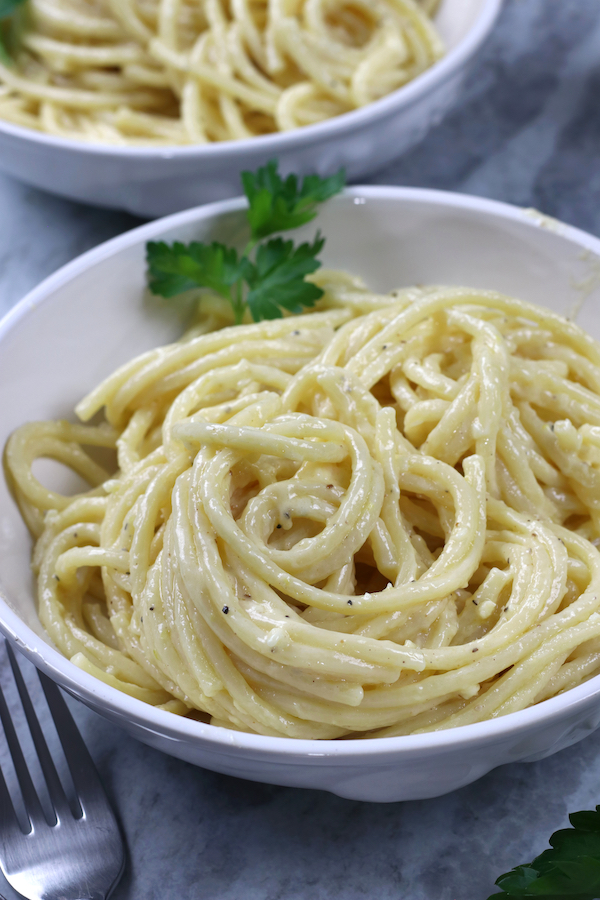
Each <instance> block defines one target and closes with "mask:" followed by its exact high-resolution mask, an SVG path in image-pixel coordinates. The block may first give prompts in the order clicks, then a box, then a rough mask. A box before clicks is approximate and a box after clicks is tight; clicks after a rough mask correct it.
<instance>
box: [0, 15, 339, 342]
mask: <svg viewBox="0 0 600 900" xmlns="http://www.w3.org/2000/svg"><path fill="white" fill-rule="evenodd" d="M1 2H2V0H0V3H1ZM344 182H345V175H344V171H343V170H340V171H339V172H338V173H337V175H332V176H331V177H330V178H320V177H319V176H318V175H308V176H307V177H306V178H304V179H303V181H302V183H301V184H300V182H299V181H298V178H297V177H296V176H295V175H288V176H287V178H285V179H283V178H282V177H281V176H280V175H279V172H278V171H277V163H276V162H275V161H274V160H272V161H271V162H269V163H267V165H266V166H264V167H263V168H260V169H258V171H257V172H255V173H254V172H243V173H242V184H243V187H244V192H245V194H246V197H247V199H248V209H247V213H246V214H247V218H248V224H249V226H250V240H249V241H248V243H247V245H246V247H245V249H244V251H243V252H242V253H241V254H239V255H238V251H237V250H236V249H235V248H234V247H226V246H225V245H224V244H220V243H217V242H213V243H212V244H203V243H201V242H199V241H192V243H190V244H182V243H178V242H176V243H174V244H166V243H165V242H164V241H158V242H152V241H151V242H149V243H148V244H147V245H146V254H147V262H148V283H149V287H150V290H151V291H152V293H154V294H159V295H160V296H161V297H167V298H169V297H174V296H176V295H177V294H181V293H184V292H185V291H189V290H192V289H193V288H199V287H203V288H209V289H211V290H213V291H215V292H216V293H217V294H220V295H221V296H222V297H225V299H227V300H228V301H229V303H230V304H231V306H232V308H233V314H234V318H235V322H236V324H239V323H240V322H241V321H242V319H243V317H244V313H245V311H246V308H248V309H249V310H250V314H251V315H252V318H253V319H254V321H255V322H259V321H261V320H262V319H277V318H280V317H281V316H282V315H283V312H284V311H287V312H292V313H299V312H302V309H303V308H304V307H310V306H314V304H315V303H316V301H317V300H318V299H319V297H321V296H322V294H323V291H322V290H321V288H319V287H317V285H315V284H311V283H310V282H309V281H306V280H305V277H306V275H310V273H311V272H314V271H315V270H316V269H318V268H319V266H320V265H321V263H320V261H319V260H318V259H317V256H318V254H319V253H320V252H321V250H322V248H323V244H324V243H325V240H324V238H322V237H321V235H320V233H319V232H317V234H316V236H315V239H314V241H313V242H312V243H304V244H300V245H298V246H296V245H295V244H294V242H293V241H292V240H288V241H286V240H284V239H283V238H281V237H274V238H271V239H270V240H265V238H268V237H269V235H273V234H277V233H278V232H281V231H289V230H291V229H293V228H299V227H300V226H301V225H305V224H306V223H307V222H310V221H311V220H312V219H314V218H315V216H316V215H317V207H318V205H319V204H320V203H323V202H324V201H325V200H328V199H329V198H330V197H333V196H334V194H337V193H339V191H341V190H342V188H343V187H344Z"/></svg>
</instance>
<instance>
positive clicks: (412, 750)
mask: <svg viewBox="0 0 600 900" xmlns="http://www.w3.org/2000/svg"><path fill="white" fill-rule="evenodd" d="M343 198H346V199H348V198H351V199H366V200H369V199H373V200H390V201H392V202H393V201H394V200H397V201H404V202H413V203H416V204H419V203H424V204H435V205H438V206H442V207H447V208H451V209H455V210H466V211H471V212H474V213H479V214H483V215H485V216H489V217H492V218H497V219H501V220H502V219H503V220H513V221H517V222H519V223H520V224H522V225H525V226H526V227H530V228H550V230H551V231H553V232H555V233H556V234H558V235H559V236H560V237H562V238H564V239H566V240H567V241H569V242H571V243H573V244H575V245H576V246H577V247H579V248H582V247H583V248H584V249H585V250H586V251H591V252H592V253H593V254H594V255H595V256H597V257H598V258H599V259H600V239H599V238H596V237H594V236H593V235H591V234H588V233H587V232H584V231H582V230H580V229H578V228H575V227H573V226H571V225H567V224H565V223H562V222H558V221H557V220H554V219H550V218H549V217H547V216H544V215H543V214H541V213H537V211H535V210H531V209H522V208H521V207H517V206H513V205H510V204H507V203H502V202H500V201H497V200H489V199H487V198H482V197H476V196H470V195H466V194H460V193H454V192H449V191H438V190H433V189H429V188H409V187H396V186H355V187H351V188H346V190H345V191H344V192H343V194H342V195H341V198H333V199H332V200H331V201H329V202H331V203H336V202H339V200H340V199H343ZM245 206H246V200H245V198H244V197H237V198H234V199H232V200H224V201H218V202H216V203H211V204H205V205H203V206H199V207H195V208H193V209H190V210H185V211H184V212H179V213H175V214H173V215H170V216H165V217H163V218H161V219H157V220H155V221H153V222H149V223H147V224H145V225H141V226H138V227H137V228H133V229H131V230H130V231H127V232H125V233H124V234H121V235H118V236H117V237H115V238H112V239H111V240H109V241H106V242H104V243H102V244H100V245H99V246H97V247H95V248H93V249H91V250H88V251H87V252H86V253H84V254H81V255H80V256H78V257H76V258H75V259H74V260H72V261H71V262H69V263H67V264H66V265H65V266H62V267H61V268H60V269H58V270H57V271H56V272H55V273H53V274H52V275H50V276H49V277H47V278H46V279H44V280H43V281H42V282H41V283H40V284H39V285H38V286H37V287H35V288H34V289H33V290H32V291H30V292H29V293H28V294H27V295H26V296H25V297H24V298H23V299H22V300H20V301H19V302H18V303H17V304H16V305H15V306H14V307H13V308H12V309H11V310H10V311H9V312H8V313H7V314H6V315H5V316H4V317H3V318H2V319H1V320H0V347H1V344H2V341H3V339H4V338H5V336H6V335H7V334H8V333H9V332H10V331H11V330H12V328H13V327H15V326H16V325H17V324H18V322H19V321H20V320H21V319H22V318H24V317H27V316H29V315H30V314H34V312H35V309H36V308H37V307H38V306H40V305H42V304H45V303H51V302H52V297H53V295H54V294H55V292H56V291H58V290H60V288H61V287H62V286H63V285H65V284H67V283H68V282H70V281H71V280H72V279H74V278H76V277H78V276H79V275H81V274H82V273H84V272H85V271H86V270H87V269H88V268H89V267H90V266H93V265H95V264H96V263H99V262H101V261H103V260H105V259H107V258H110V257H111V256H117V255H119V254H120V253H121V252H122V251H124V250H127V249H129V248H130V247H132V246H136V245H139V244H142V243H144V242H145V241H147V240H149V239H153V238H158V237H160V236H161V234H163V233H164V232H165V231H168V230H170V229H172V228H177V227H180V226H185V225H188V224H190V223H193V222H201V221H203V220H207V219H211V218H214V217H217V216H221V215H224V214H227V213H231V212H235V211H239V210H242V209H243V208H244V207H245ZM0 632H2V633H3V634H4V635H5V636H6V637H7V638H9V639H10V640H11V641H13V642H14V643H15V644H16V645H17V647H19V649H20V650H21V651H22V652H23V653H24V654H25V655H26V656H27V657H28V658H29V659H30V660H31V661H32V662H33V663H34V664H35V665H36V666H37V667H38V668H39V669H41V670H42V671H44V672H45V673H46V674H47V675H49V676H50V677H51V678H53V679H54V680H55V681H57V682H58V683H59V684H60V685H61V686H62V687H63V688H65V689H66V690H67V691H68V692H69V693H71V694H72V695H73V696H75V697H76V698H77V699H79V700H82V701H83V702H85V703H86V704H87V705H88V706H92V708H94V709H96V710H97V711H98V712H101V713H102V714H104V715H105V716H108V717H109V718H111V719H112V720H113V721H114V720H115V719H117V720H118V719H123V717H124V716H127V719H128V720H129V721H130V722H131V723H132V724H134V725H136V726H138V728H142V729H143V730H145V731H146V732H150V733H155V734H157V735H160V736H161V737H167V738H171V739H173V740H175V741H180V742H183V743H189V742H194V743H195V744H196V745H197V746H203V747H204V748H205V749H206V748H207V747H212V748H213V749H214V750H215V751H218V752H220V753H224V754H227V753H229V754H237V753H243V754H250V755H252V754H254V755H255V756H256V755H260V756H261V757H264V756H270V757H273V760H274V761H275V758H276V757H277V758H278V759H279V760H280V761H283V762H285V761H287V762H289V763H293V761H294V760H293V758H294V757H296V758H297V759H298V758H300V757H302V759H303V760H304V761H306V760H310V759H311V758H314V759H315V760H316V759H331V760H333V759H346V760H347V761H348V763H350V761H351V760H353V759H356V758H358V757H368V758H370V759H371V758H377V757H380V758H381V759H380V762H381V763H382V764H383V763H384V762H385V758H386V757H389V756H396V755H397V754H402V755H403V756H404V757H406V758H408V757H412V756H416V755H422V754H423V753H428V754H434V755H435V754H437V753H439V752H440V751H441V750H444V749H459V748H460V747H462V746H465V745H467V744H469V745H485V744H488V743H493V742H495V741H496V740H497V738H498V737H500V736H501V737H508V736H510V735H512V736H514V735H517V734H519V733H524V732H527V731H529V730H532V729H534V728H537V727H539V726H541V725H545V724H549V723H551V722H552V720H553V719H556V718H559V717H560V716H561V714H562V713H563V712H564V711H565V710H566V709H567V708H569V709H571V710H573V709H575V708H576V707H584V708H585V707H587V706H588V705H590V704H591V703H593V702H594V701H595V700H596V698H597V697H598V696H600V675H596V676H594V677H593V678H590V679H589V680H588V681H585V682H583V684H580V685H578V686H577V687H575V688H571V689H570V690H568V691H566V692H565V693H563V694H559V695H558V696H556V697H552V698H550V699H548V700H544V701H542V702H541V703H538V704H537V705H535V706H532V707H528V708H526V709H524V710H519V711H517V712H513V713H508V714H506V715H504V716H500V717H498V718H496V719H489V720H486V721H483V722H476V723H473V724H471V725H460V726H456V727H454V728H448V729H445V730H443V731H437V732H429V733H426V734H418V735H402V736H397V737H382V738H376V739H368V738H344V739H343V740H317V739H303V738H290V737H274V736H268V735H259V734H251V733H248V732H239V731H233V730H229V729H226V728H222V727H220V726H215V725H209V724H205V723H203V722H198V721H196V720H193V719H188V718H184V717H181V716H176V715H174V714H173V713H170V712H167V711H165V710H161V709H157V708H156V707H153V706H151V705H149V704H147V703H144V702H143V701H141V700H137V699H135V698H134V697H131V696H129V695H127V694H124V693H123V692H121V691H119V690H117V689H116V688H113V687H111V686H110V685H107V684H105V683H104V682H102V681H100V680H99V679H97V678H95V677H94V676H92V675H89V674H88V673H86V672H84V671H82V670H81V669H79V668H77V667H76V666H75V665H74V664H73V663H72V662H71V661H70V660H69V659H67V658H66V657H64V656H63V655H62V654H61V653H60V652H59V651H58V650H56V649H55V648H54V647H52V646H51V645H49V644H48V643H46V641H44V640H43V639H42V638H41V637H40V636H38V635H37V634H36V633H35V632H34V631H33V630H32V629H31V628H30V627H29V626H28V625H27V624H26V623H25V622H24V621H23V619H21V618H20V616H19V615H18V614H17V613H16V611H15V610H14V608H13V607H12V605H11V603H10V600H9V598H8V596H7V595H6V594H5V589H4V586H3V585H2V582H1V581H0ZM376 762H377V759H374V763H375V764H376Z"/></svg>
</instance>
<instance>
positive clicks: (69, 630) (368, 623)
mask: <svg viewBox="0 0 600 900" xmlns="http://www.w3.org/2000/svg"><path fill="white" fill-rule="evenodd" d="M314 280H315V281H318V283H319V284H321V286H322V287H323V288H324V289H325V291H326V293H325V296H324V298H323V300H322V301H321V307H320V310H319V311H317V312H311V313H308V314H306V315H302V316H298V317H289V318H284V319H279V320H275V321H267V322H261V323H257V324H249V325H243V326H237V327H225V328H220V329H219V330H210V331H208V332H206V333H201V332H202V329H198V330H197V331H196V332H193V333H191V334H188V335H187V336H186V337H185V338H184V339H183V340H182V341H181V342H179V343H176V344H173V345H170V346H167V347H162V348H159V349H157V350H153V351H150V352H148V353H146V354H144V355H143V356H141V357H138V358H137V359H134V360H133V361H132V362H130V363H128V364H127V365H125V366H123V367H122V368H120V369H119V370H118V371H117V372H115V374H113V375H112V376H110V377H109V378H108V379H106V381H104V382H103V383H102V384H101V385H100V386H99V387H98V388H97V389H96V390H94V391H93V392H92V393H91V394H90V395H89V396H88V397H86V398H85V399H84V400H83V401H82V402H81V403H80V405H79V407H78V409H77V412H78V415H79V417H80V419H82V420H83V421H84V422H86V421H88V420H90V419H91V417H93V416H94V415H96V414H97V413H98V412H99V411H100V410H102V409H103V408H104V410H105V415H106V422H105V423H104V424H100V425H84V424H78V425H74V424H70V423H68V422H42V423H33V424H29V425H25V426H23V427H22V428H20V429H19V430H18V431H17V432H15V434H13V436H12V437H11V438H10V440H9V443H8V445H7V449H6V453H5V466H6V471H7V475H8V479H9V483H10V485H11V488H12V490H13V493H14V496H15V497H16V499H17V501H18V503H19V506H20V508H21V511H22V513H23V516H24V518H25V520H26V522H27V523H28V525H29V528H30V529H31V531H32V533H33V534H34V536H35V538H36V539H37V543H36V547H35V552H34V569H35V572H36V573H37V578H38V584H39V614H40V618H41V620H42V623H43V624H44V626H45V628H46V629H47V631H48V633H49V635H50V637H51V638H52V640H53V641H54V642H55V644H56V645H57V647H58V648H59V649H60V650H61V651H62V653H64V654H65V655H66V656H67V657H68V658H69V659H71V660H72V661H73V662H74V663H75V664H76V665H78V666H80V667H81V668H82V669H84V670H85V671H87V672H90V673H93V674H94V675H96V676H97V677H98V678H100V679H102V680H103V681H105V682H106V683H107V684H110V685H113V686H115V687H117V688H119V689H120V690H122V691H125V692H127V693H128V694H131V695H132V696H133V697H137V698H140V699H142V700H145V701H146V702H148V703H151V704H154V705H156V706H160V707H163V708H166V709H169V710H172V711H173V712H177V713H183V714H191V715H200V714H201V713H204V714H206V715H207V716H208V717H210V721H212V722H213V723H214V724H218V725H223V726H226V727H228V728H234V729H241V730H244V731H250V732H257V733H260V734H268V735H284V736H289V737H296V738H339V737H343V736H347V735H355V736H368V737H378V736H389V735H402V734H407V733H414V732H422V731H430V730H435V729H440V728H448V727H451V726H455V725H462V724H468V723H472V722H477V721H480V720H483V719H489V718H492V717H495V716H500V715H504V714H506V713H509V712H512V711H514V710H519V709H522V708H524V707H526V706H528V705H530V704H533V703H537V702H539V701H540V700H543V699H545V698H548V697H551V696H554V695H555V694H557V693H559V692H561V691H564V690H566V689H568V688H570V687H573V686H574V685H577V684H579V683H580V682H581V681H583V680H585V679H587V678H589V677H590V676H592V675H593V674H595V673H597V672H598V671H600V615H599V607H600V600H599V590H600V555H599V553H598V550H597V549H596V547H597V544H598V541H599V540H600V345H599V344H598V343H597V342H595V341H594V340H592V339H591V338H590V337H589V336H587V335H586V334H585V333H584V332H583V331H582V330H581V329H579V328H578V327H577V326H575V325H573V324H572V323H570V322H568V321H567V320H565V319H563V318H561V317H560V316H557V315H555V314H553V313H551V312H548V311H546V310H544V309H541V308H539V307H534V306H531V305H528V304H526V303H523V302H520V301H518V300H514V299H511V298H509V297H505V296H502V295H500V294H496V293H492V292H482V291H475V290H469V289H459V288H426V289H425V288H424V289H417V288H411V289H405V290H402V291H397V292H393V293H392V294H391V295H376V294H373V293H371V292H369V291H368V290H367V289H366V288H365V287H364V285H363V284H362V282H360V281H359V280H358V279H355V278H351V277H350V276H348V275H344V274H343V273H337V272H327V271H320V272H319V273H318V274H317V275H316V276H314ZM220 324H222V322H219V321H218V320H216V319H214V318H213V320H212V321H211V322H209V323H208V325H206V324H205V326H204V328H205V330H206V328H207V327H208V328H211V329H214V328H215V326H217V325H220ZM93 447H96V448H115V449H116V452H117V455H118V469H117V471H116V473H115V474H109V473H108V472H107V471H105V470H104V469H103V468H102V467H101V466H100V465H99V464H98V463H97V462H96V461H94V459H93V458H92V457H93V453H92V455H90V454H89V453H88V449H89V448H93ZM90 452H91V451H90ZM41 457H51V458H53V459H56V460H59V461H60V462H62V463H64V464H66V465H67V466H69V467H70V468H72V469H74V470H75V471H76V472H78V473H79V474H80V475H81V476H82V477H83V478H84V479H86V480H87V481H88V482H89V483H90V484H91V485H92V486H93V489H92V490H91V491H90V492H89V493H86V494H80V495H78V496H75V497H65V496H62V495H60V494H57V493H53V492H52V491H51V490H49V489H47V488H46V487H44V486H42V485H41V484H40V482H39V481H38V480H37V479H36V477H35V475H34V474H33V472H32V465H33V464H34V463H35V460H37V459H38V458H41Z"/></svg>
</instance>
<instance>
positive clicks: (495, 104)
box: [0, 0, 600, 900]
mask: <svg viewBox="0 0 600 900" xmlns="http://www.w3.org/2000/svg"><path fill="white" fill-rule="evenodd" d="M599 90H600V16H599V15H598V3H597V0H568V2H565V0H506V4H505V8H504V11H503V13H502V15H501V17H500V20H499V22H498V25H497V27H496V29H495V31H494V33H493V36H492V37H491V39H490V40H489V41H488V43H487V44H486V46H485V47H484V48H483V50H482V51H481V53H480V55H479V57H478V59H477V61H476V64H475V65H474V67H473V68H472V70H471V72H470V76H469V78H468V82H467V85H466V89H465V91H464V93H463V95H462V98H461V101H460V103H459V105H458V106H456V107H455V109H454V110H453V111H452V112H451V113H450V114H449V115H448V116H447V118H446V119H445V120H444V121H443V122H442V123H441V124H440V125H439V126H438V127H437V128H435V129H434V130H433V131H432V132H431V133H430V134H429V135H428V137H427V138H426V139H425V140H424V141H423V142H422V143H421V144H420V145H419V146H418V147H417V148H416V149H414V150H413V151H412V152H411V153H409V154H408V155H407V156H405V157H404V158H402V159H401V160H399V161H397V162H396V163H394V164H393V165H392V166H389V167H388V168H387V169H386V170H384V171H381V172H379V173H377V174H376V175H375V176H374V177H373V178H372V179H371V182H372V183H374V184H399V185H401V184H404V185H418V186H427V187H436V188H442V189H446V190H453V191H462V192H467V193H473V194H479V195H481V196H485V197H492V198H495V199H498V200H505V201H508V202H510V203H515V204H519V205H521V206H534V207H536V208H538V209H540V210H542V211H543V212H545V213H547V214H549V215H551V216H554V217H556V218H559V219H564V220H565V221H567V222H569V223H571V224H573V225H576V226H579V227H580V228H584V229H586V230H588V231H591V232H593V233H595V234H597V235H600V202H599V200H600V105H599V104H598V94H599ZM0 208H1V209H2V213H3V214H2V216H0V312H2V313H3V312H5V311H6V310H8V309H9V308H10V307H11V306H12V305H13V303H15V302H16V301H17V300H18V299H19V298H20V297H21V296H23V294H24V293H25V292H26V291H27V290H28V289H29V288H31V287H33V285H35V284H36V283H37V282H39V281H40V280H41V279H42V278H43V277H45V276H46V275H48V274H50V273H51V272H52V271H54V270H55V269H56V268H58V267H59V266H61V265H62V264H63V263H66V262H67V261H68V260H70V259H72V258H73V257H74V256H76V255H77V254H79V253H81V252H82V251H84V250H86V249H88V248H89V247H92V246H94V245H95V244H97V243H99V242H100V241H103V240H105V239H107V238H110V237H112V236H113V235H116V234H119V233H120V232H122V231H125V230H127V229H129V228H131V227H133V226H135V225H136V224H137V220H136V219H135V218H133V217H132V216H129V215H126V214H123V213H118V212H108V211H105V210H98V209H93V208H91V207H84V206H80V205H77V204H74V203H70V202H68V201H65V200H61V199H58V198H55V197H51V196H48V195H45V194H42V193H40V192H39V191H37V190H34V189H32V188H29V187H26V186H23V185H21V184H17V183H16V182H13V181H10V180H9V179H8V178H4V177H2V176H0ZM73 710H74V714H75V716H76V719H77V721H78V724H79V726H80V728H81V730H82V733H83V735H84V737H85V739H86V741H87V743H88V746H89V747H90V749H91V750H92V753H93V755H94V757H95V759H96V761H97V764H98V768H99V770H100V772H101V775H102V778H103V780H104V782H105V784H106V786H107V789H108V791H109V793H110V796H111V798H112V799H113V801H114V804H115V807H116V808H117V810H118V812H119V816H120V819H121V822H122V825H123V830H124V833H125V836H126V840H127V845H128V852H129V860H128V864H127V870H126V872H125V875H124V878H123V880H122V882H121V883H120V885H119V887H118V888H117V890H116V892H115V894H114V895H113V896H114V900H188V898H189V900H196V898H197V900H330V898H341V900H361V898H367V900H375V898H377V900H486V898H487V897H488V896H489V894H490V893H492V890H493V882H494V879H495V878H496V877H497V876H498V875H499V874H500V873H502V872H504V871H507V870H508V869H510V868H511V867H512V866H514V865H517V864H519V863H522V862H527V861H530V860H531V859H532V858H533V856H535V855H537V853H539V852H541V851H542V850H543V849H544V848H545V847H546V846H547V840H548V837H549V835H550V834H551V832H552V831H554V830H556V829H557V828H561V827H564V826H565V825H566V824H567V814H568V813H569V812H572V811H574V810H577V809H589V808H593V807H594V806H595V804H596V803H600V732H597V733H596V734H595V735H592V736H591V737H589V738H587V739H586V740H585V741H583V742H582V743H580V744H578V745H577V746H575V747H572V748H570V749H568V750H564V751H563V752H561V753H559V754H557V755H555V756H553V757H551V758H550V759H547V760H544V761H542V762H537V763H529V764H521V765H511V766H506V767H504V768H501V769H497V770H496V771H494V772H491V773H490V774H489V775H487V776H486V777H485V778H483V779H481V780H480V781H478V782H477V783H475V784H473V785H471V786H468V787H466V788H463V789H462V790H459V791H456V792H454V793H452V794H449V795H447V796H445V797H441V798H439V799H435V800H426V801H420V802H406V803H392V804H385V805H375V804H367V803H360V802H353V801H349V800H342V799H340V798H338V797H334V796H331V795H328V794H325V793H320V792H316V791H306V790H295V789H291V788H281V787H271V786H266V785H261V784H253V783H250V782H244V781H238V780H236V779H233V778H229V777H226V776H223V775H216V774H214V773H212V772H206V771H203V770H201V769H198V768H195V767H193V766H190V765H188V764H186V763H183V762H180V761H179V760H176V759H172V758H170V757H167V756H164V755H162V754H160V753H159V752H157V751H155V750H152V749H150V748H148V747H146V746H144V745H142V744H140V743H138V742H137V741H135V740H133V739H132V738H130V737H128V736H126V735H125V734H124V733H123V732H122V731H120V730H119V729H118V728H117V727H116V726H113V725H111V724H110V723H108V722H106V721H104V720H103V719H101V718H99V717H98V716H96V715H95V714H94V713H92V712H90V711H88V710H87V709H85V708H84V707H83V706H81V705H79V704H77V703H75V702H73ZM0 893H3V894H5V896H6V898H7V900H13V898H15V897H16V895H15V894H14V893H13V892H12V891H11V890H10V888H8V887H5V886H4V885H3V884H2V883H0Z"/></svg>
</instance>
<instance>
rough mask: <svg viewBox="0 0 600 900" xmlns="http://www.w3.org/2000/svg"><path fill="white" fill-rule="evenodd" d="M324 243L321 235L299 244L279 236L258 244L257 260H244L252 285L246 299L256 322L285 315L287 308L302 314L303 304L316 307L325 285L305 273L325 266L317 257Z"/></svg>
mask: <svg viewBox="0 0 600 900" xmlns="http://www.w3.org/2000/svg"><path fill="white" fill-rule="evenodd" d="M324 243H325V241H324V240H323V238H322V237H321V236H320V235H319V234H317V236H316V238H315V240H314V243H312V244H300V246H299V247H294V242H293V241H284V240H283V239H282V238H275V239H273V240H271V241H268V243H266V244H261V245H260V246H259V247H258V250H257V252H256V262H255V263H253V262H251V261H250V260H249V259H247V258H246V259H245V260H244V278H245V280H246V282H247V284H248V287H249V288H250V291H249V293H248V297H247V299H246V302H247V303H248V306H249V307H250V312H251V313H252V318H253V319H254V321H255V322H259V321H261V319H278V318H281V316H282V315H283V310H287V311H288V312H292V313H301V312H302V308H303V307H305V306H314V305H315V303H316V301H317V300H318V299H319V297H322V296H323V291H322V290H321V288H319V287H317V286H316V285H315V284H311V283H310V282H308V281H305V280H304V276H305V275H309V274H310V273H311V272H314V271H315V269H318V268H319V266H320V265H321V263H320V262H319V260H318V259H315V257H316V255H317V253H320V251H321V249H322V247H323V244H324Z"/></svg>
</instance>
